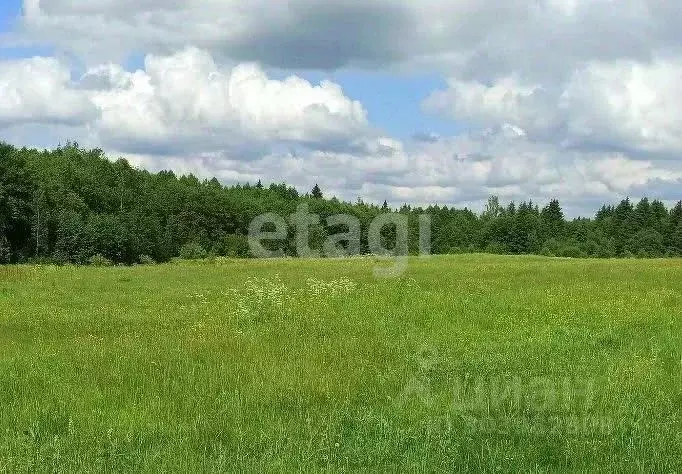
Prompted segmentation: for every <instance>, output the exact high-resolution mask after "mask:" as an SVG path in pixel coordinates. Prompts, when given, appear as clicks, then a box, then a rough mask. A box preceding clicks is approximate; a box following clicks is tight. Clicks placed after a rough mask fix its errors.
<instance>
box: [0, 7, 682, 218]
mask: <svg viewBox="0 0 682 474" xmlns="http://www.w3.org/2000/svg"><path fill="white" fill-rule="evenodd" d="M681 84H682V2H679V1H678V0H505V1H504V2H502V1H499V0H450V1H438V0H420V1H418V2H417V1H413V0H289V1H285V0H283V1H277V2H275V1H272V0H248V1H246V0H242V1H239V0H201V1H199V0H24V1H23V2H22V1H21V0H1V3H0V140H5V141H8V142H10V143H15V144H19V145H30V146H36V147H52V146H55V145H57V144H58V143H60V142H61V143H63V142H65V141H66V140H69V139H70V140H76V141H78V142H79V143H80V144H82V145H85V146H97V147H101V148H103V149H104V150H105V151H106V152H107V153H108V154H109V155H110V156H112V157H117V156H124V157H126V158H128V159H129V160H130V161H131V162H133V163H134V164H136V165H138V166H142V167H146V168H148V169H152V170H158V169H164V168H170V169H173V170H175V171H176V172H193V173H195V174H197V175H199V176H202V177H211V176H217V177H218V178H219V179H220V180H221V181H223V182H224V183H234V182H246V181H250V182H255V181H256V180H258V179H259V178H260V179H262V180H263V182H264V183H269V182H281V181H285V182H287V183H289V184H292V185H294V186H296V187H297V188H298V189H300V190H302V191H307V190H309V189H310V188H311V187H312V186H313V184H315V183H316V182H317V183H319V184H320V186H321V187H322V189H323V190H324V191H326V193H327V194H336V195H337V196H339V197H341V198H344V199H348V200H355V199H357V198H358V197H362V198H363V199H365V200H368V201H374V202H383V200H384V199H387V200H388V201H389V202H390V203H392V204H394V205H399V204H401V203H403V202H408V203H413V204H424V203H438V204H448V205H457V206H465V205H468V206H470V207H473V208H475V209H480V208H481V207H482V203H483V201H484V200H485V199H486V197H487V196H488V195H491V194H497V195H499V196H500V197H501V199H503V200H511V199H515V200H520V199H527V198H532V199H533V200H535V201H538V202H540V203H544V202H545V201H547V200H549V199H551V198H553V197H556V198H559V199H560V200H561V201H562V203H563V205H564V207H565V209H566V210H567V211H568V213H569V214H570V215H578V214H582V215H590V214H592V213H593V211H594V210H595V209H596V208H597V207H598V206H599V205H600V204H601V203H603V202H612V201H616V200H618V199H620V198H623V197H625V196H631V197H633V198H638V197H640V196H643V195H648V196H650V197H652V198H659V199H663V200H665V201H672V200H677V199H680V198H682V193H680V189H681V188H680V184H682V87H681Z"/></svg>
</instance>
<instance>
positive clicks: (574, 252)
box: [559, 245, 585, 258]
mask: <svg viewBox="0 0 682 474" xmlns="http://www.w3.org/2000/svg"><path fill="white" fill-rule="evenodd" d="M559 256H560V257H565V258H582V257H584V256H585V254H584V253H583V252H582V251H581V250H580V248H579V247H577V246H575V245H568V246H566V247H564V248H562V249H561V252H560V253H559Z"/></svg>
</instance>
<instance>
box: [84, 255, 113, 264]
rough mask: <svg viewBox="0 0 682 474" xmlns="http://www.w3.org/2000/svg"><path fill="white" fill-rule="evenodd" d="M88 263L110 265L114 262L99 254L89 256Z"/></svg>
mask: <svg viewBox="0 0 682 474" xmlns="http://www.w3.org/2000/svg"><path fill="white" fill-rule="evenodd" d="M88 263H89V264H90V265H92V266H93V267H112V266H113V265H114V262H112V261H111V260H109V259H108V258H106V257H105V256H103V255H100V254H97V255H93V256H92V257H90V258H89V259H88Z"/></svg>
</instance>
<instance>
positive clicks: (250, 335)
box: [0, 255, 682, 472]
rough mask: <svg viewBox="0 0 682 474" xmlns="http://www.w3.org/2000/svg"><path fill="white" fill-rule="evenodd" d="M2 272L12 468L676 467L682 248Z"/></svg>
mask: <svg viewBox="0 0 682 474" xmlns="http://www.w3.org/2000/svg"><path fill="white" fill-rule="evenodd" d="M376 265H377V263H376V262H375V261H374V259H371V258H363V259H350V260H326V261H313V260H272V261H223V262H219V263H210V264H209V263H201V264H197V263H194V264H192V263H186V264H185V263H183V264H171V265H161V266H152V267H133V268H75V267H62V268H57V267H20V268H4V269H3V268H0V407H1V408H2V409H1V410H0V471H2V472H4V471H7V472H18V471H19V472H20V471H38V472H41V471H49V472H86V471H87V472H90V471H101V470H107V471H137V472H139V471H149V472H156V471H172V472H184V471H235V470H240V471H253V472H263V471H268V472H273V471H274V472H292V471H304V472H319V471H328V472H339V471H356V472H357V471H366V472H385V471H390V472H396V471H421V472H434V471H435V472H438V471H441V472H449V471H452V470H453V469H454V470H458V471H461V470H478V471H509V470H511V471H516V470H532V471H546V472H559V471H591V472H593V471H595V470H600V471H611V472H613V471H623V470H627V471H642V472H654V471H657V472H663V471H665V472H674V471H682V315H681V313H682V311H681V310H682V261H680V260H654V261H644V260H622V261H598V260H562V259H545V258H538V257H520V258H514V257H496V256H484V255H472V256H456V257H432V258H430V259H416V258H415V259H414V260H411V261H410V264H409V266H408V269H407V272H406V273H405V275H404V276H403V277H402V278H399V279H389V280H381V279H375V278H374V276H373V271H372V270H373V268H374V266H376Z"/></svg>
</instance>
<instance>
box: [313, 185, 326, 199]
mask: <svg viewBox="0 0 682 474" xmlns="http://www.w3.org/2000/svg"><path fill="white" fill-rule="evenodd" d="M310 195H311V196H312V197H314V198H315V199H322V198H323V195H322V190H321V189H320V187H319V186H318V185H317V183H316V184H315V186H313V190H312V191H311V192H310Z"/></svg>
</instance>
